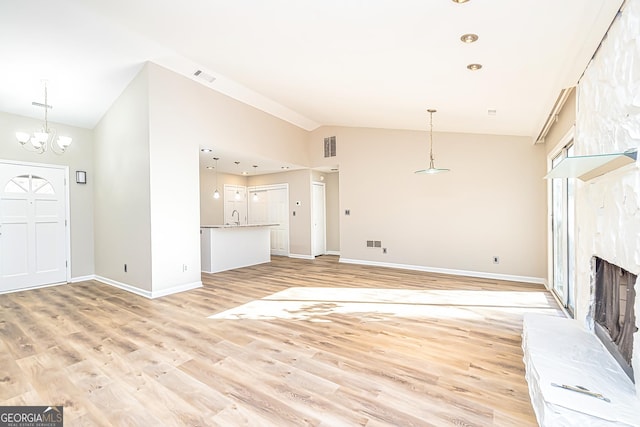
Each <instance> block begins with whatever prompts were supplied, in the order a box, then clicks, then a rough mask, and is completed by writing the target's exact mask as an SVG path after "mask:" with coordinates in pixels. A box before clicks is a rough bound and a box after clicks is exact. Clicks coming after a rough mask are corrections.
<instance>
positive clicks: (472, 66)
mask: <svg viewBox="0 0 640 427" xmlns="http://www.w3.org/2000/svg"><path fill="white" fill-rule="evenodd" d="M467 68H468V69H470V70H471V71H478V70H479V69H481V68H482V64H469V65H467Z"/></svg>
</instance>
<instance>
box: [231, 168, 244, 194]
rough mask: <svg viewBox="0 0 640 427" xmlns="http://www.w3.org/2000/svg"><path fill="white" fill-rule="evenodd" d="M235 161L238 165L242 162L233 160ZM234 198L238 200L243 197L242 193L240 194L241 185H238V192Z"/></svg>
mask: <svg viewBox="0 0 640 427" xmlns="http://www.w3.org/2000/svg"><path fill="white" fill-rule="evenodd" d="M233 163H235V164H236V166H238V165H239V164H240V162H233ZM234 198H235V199H236V200H240V199H242V195H241V194H240V187H239V186H236V194H235V196H234Z"/></svg>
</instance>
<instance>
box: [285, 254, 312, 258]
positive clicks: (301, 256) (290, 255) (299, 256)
mask: <svg viewBox="0 0 640 427" xmlns="http://www.w3.org/2000/svg"><path fill="white" fill-rule="evenodd" d="M289 258H297V259H316V257H314V256H313V255H300V254H289Z"/></svg>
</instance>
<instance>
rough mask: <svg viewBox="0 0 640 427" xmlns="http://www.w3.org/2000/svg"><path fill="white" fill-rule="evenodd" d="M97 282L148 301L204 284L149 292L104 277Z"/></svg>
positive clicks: (199, 282) (197, 283) (185, 285)
mask: <svg viewBox="0 0 640 427" xmlns="http://www.w3.org/2000/svg"><path fill="white" fill-rule="evenodd" d="M95 280H97V281H98V282H102V283H104V284H106V285H110V286H113V287H116V288H118V289H122V290H124V291H127V292H131V293H133V294H136V295H140V296H141V297H145V298H148V299H154V298H160V297H165V296H167V295H171V294H177V293H178V292H184V291H189V290H191V289H196V288H201V287H202V282H201V281H198V282H193V283H186V284H184V285H179V286H174V287H171V288H167V289H162V290H159V291H147V290H144V289H140V288H136V287H135V286H131V285H127V284H126V283H122V282H118V281H116V280H111V279H108V278H106V277H102V276H96V277H95Z"/></svg>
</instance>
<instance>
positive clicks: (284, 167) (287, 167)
mask: <svg viewBox="0 0 640 427" xmlns="http://www.w3.org/2000/svg"><path fill="white" fill-rule="evenodd" d="M280 169H289V166H280Z"/></svg>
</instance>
